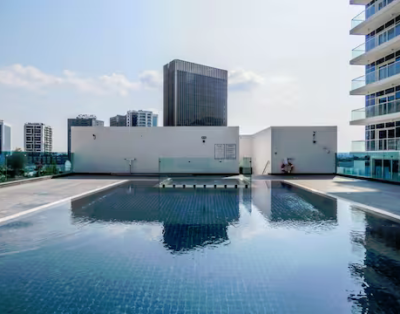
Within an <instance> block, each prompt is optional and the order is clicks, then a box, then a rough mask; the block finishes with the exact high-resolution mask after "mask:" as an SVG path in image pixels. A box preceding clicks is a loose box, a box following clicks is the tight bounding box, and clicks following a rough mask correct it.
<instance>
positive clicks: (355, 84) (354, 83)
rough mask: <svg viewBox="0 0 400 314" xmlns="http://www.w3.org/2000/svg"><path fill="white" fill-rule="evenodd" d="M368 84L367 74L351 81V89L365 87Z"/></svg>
mask: <svg viewBox="0 0 400 314" xmlns="http://www.w3.org/2000/svg"><path fill="white" fill-rule="evenodd" d="M365 85H366V81H365V75H364V76H360V77H358V78H356V79H354V80H352V81H351V90H354V89H357V88H360V87H363V86H365Z"/></svg>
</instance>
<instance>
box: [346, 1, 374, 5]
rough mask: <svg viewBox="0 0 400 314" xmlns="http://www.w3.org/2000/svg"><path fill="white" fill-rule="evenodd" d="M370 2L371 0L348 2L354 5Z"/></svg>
mask: <svg viewBox="0 0 400 314" xmlns="http://www.w3.org/2000/svg"><path fill="white" fill-rule="evenodd" d="M370 2H371V0H350V4H355V5H367V4H368V3H370Z"/></svg>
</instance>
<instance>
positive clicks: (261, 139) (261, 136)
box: [251, 128, 272, 174]
mask: <svg viewBox="0 0 400 314" xmlns="http://www.w3.org/2000/svg"><path fill="white" fill-rule="evenodd" d="M252 146H253V149H252V156H251V157H252V166H253V174H262V173H263V171H264V170H265V172H264V173H265V174H267V173H270V172H271V164H272V160H271V128H268V129H265V130H262V131H260V132H258V133H256V134H254V135H253V143H252Z"/></svg>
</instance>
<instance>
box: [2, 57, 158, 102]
mask: <svg viewBox="0 0 400 314" xmlns="http://www.w3.org/2000/svg"><path fill="white" fill-rule="evenodd" d="M161 81H162V80H161V74H160V73H158V72H156V71H144V72H142V73H141V74H140V75H139V80H137V81H130V80H129V79H128V78H127V77H126V76H125V75H122V74H116V73H113V74H111V75H102V76H99V77H84V76H79V75H78V74H76V73H74V72H72V71H69V70H64V71H63V73H62V75H60V76H55V75H51V74H47V73H44V72H42V71H40V70H39V69H37V68H35V67H32V66H23V65H21V64H14V65H11V66H8V67H4V68H2V69H0V84H1V85H5V86H8V87H14V88H23V89H27V90H31V91H45V90H48V89H51V88H56V87H68V88H72V89H75V90H78V91H80V92H83V93H90V94H94V95H109V94H118V95H121V96H126V95H128V94H129V93H130V92H132V91H137V90H141V89H147V88H158V87H159V86H161Z"/></svg>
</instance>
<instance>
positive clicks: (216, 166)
mask: <svg viewBox="0 0 400 314" xmlns="http://www.w3.org/2000/svg"><path fill="white" fill-rule="evenodd" d="M93 135H95V138H94V136H93ZM203 136H206V137H207V138H206V140H205V143H203V140H202V137H203ZM215 144H235V145H236V151H235V154H236V159H234V160H229V159H215V158H214V157H215V156H214V154H215ZM72 152H73V153H74V158H73V161H74V171H75V172H86V173H130V172H132V173H159V170H160V168H161V169H162V171H164V172H170V173H232V174H236V173H238V171H239V128H238V127H160V128H131V127H73V128H72ZM160 157H162V158H163V159H162V162H161V164H160V163H159V159H160ZM130 160H132V161H131V170H130V166H129V163H130Z"/></svg>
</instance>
